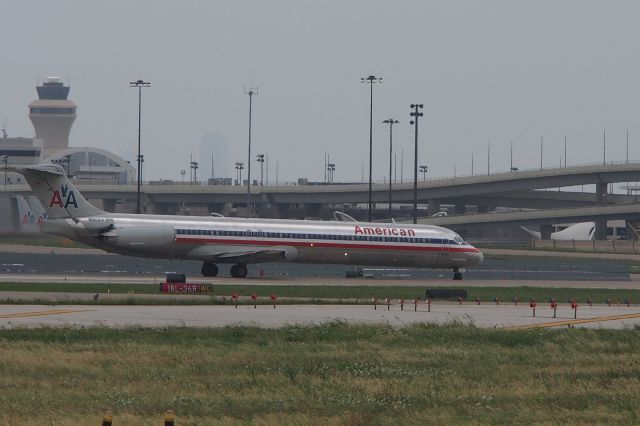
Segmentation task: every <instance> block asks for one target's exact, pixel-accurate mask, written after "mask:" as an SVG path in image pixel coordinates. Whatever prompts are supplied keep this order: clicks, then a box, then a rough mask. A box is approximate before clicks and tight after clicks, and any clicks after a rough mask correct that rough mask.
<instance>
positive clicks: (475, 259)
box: [469, 249, 484, 266]
mask: <svg viewBox="0 0 640 426" xmlns="http://www.w3.org/2000/svg"><path fill="white" fill-rule="evenodd" d="M476 250H477V249H476ZM469 258H470V260H471V261H470V262H469V263H470V264H472V265H474V266H476V265H479V264H481V263H482V262H483V261H484V255H483V254H482V252H481V251H480V250H478V251H476V252H473V253H469Z"/></svg>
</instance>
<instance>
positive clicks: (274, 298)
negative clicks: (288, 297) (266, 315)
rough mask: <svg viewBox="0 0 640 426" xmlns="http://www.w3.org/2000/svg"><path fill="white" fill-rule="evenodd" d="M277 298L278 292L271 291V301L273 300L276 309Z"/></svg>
mask: <svg viewBox="0 0 640 426" xmlns="http://www.w3.org/2000/svg"><path fill="white" fill-rule="evenodd" d="M277 298H278V297H277V296H276V294H275V293H271V301H272V302H273V309H275V308H276V299H277Z"/></svg>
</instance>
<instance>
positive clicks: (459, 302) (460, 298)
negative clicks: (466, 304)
mask: <svg viewBox="0 0 640 426" xmlns="http://www.w3.org/2000/svg"><path fill="white" fill-rule="evenodd" d="M458 305H462V297H460V296H458Z"/></svg>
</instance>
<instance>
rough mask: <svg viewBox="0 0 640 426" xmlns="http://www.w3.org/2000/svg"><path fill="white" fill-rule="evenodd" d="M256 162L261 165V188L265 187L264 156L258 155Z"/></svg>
mask: <svg viewBox="0 0 640 426" xmlns="http://www.w3.org/2000/svg"><path fill="white" fill-rule="evenodd" d="M256 157H257V158H256V161H257V162H258V163H260V186H263V178H264V173H263V171H264V154H258V155H256Z"/></svg>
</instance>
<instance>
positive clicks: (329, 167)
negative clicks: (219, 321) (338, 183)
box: [327, 163, 336, 183]
mask: <svg viewBox="0 0 640 426" xmlns="http://www.w3.org/2000/svg"><path fill="white" fill-rule="evenodd" d="M327 171H328V172H329V183H333V172H335V171H336V165H335V163H329V164H327Z"/></svg>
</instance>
